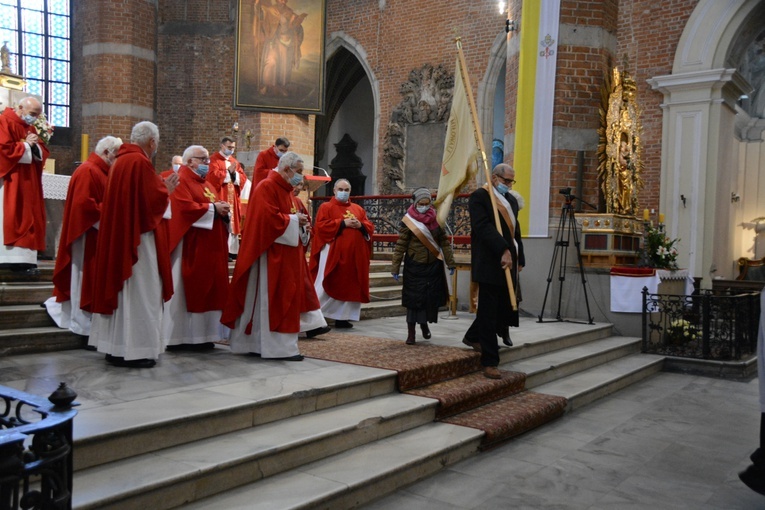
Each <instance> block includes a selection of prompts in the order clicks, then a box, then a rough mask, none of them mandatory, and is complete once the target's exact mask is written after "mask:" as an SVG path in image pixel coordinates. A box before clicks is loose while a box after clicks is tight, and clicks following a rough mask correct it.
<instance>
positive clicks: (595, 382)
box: [534, 354, 664, 411]
mask: <svg viewBox="0 0 765 510" xmlns="http://www.w3.org/2000/svg"><path fill="white" fill-rule="evenodd" d="M663 364H664V356H656V355H653V354H632V355H629V356H625V357H623V358H619V359H616V360H613V361H609V362H607V363H603V364H601V365H598V366H596V367H593V368H590V369H587V370H584V371H582V372H579V373H576V374H573V375H569V376H567V377H563V378H561V379H558V380H555V381H552V382H549V383H546V384H542V385H540V386H537V387H535V388H534V391H535V392H539V393H545V394H548V395H556V396H560V397H564V398H566V399H567V400H568V405H567V407H566V411H572V410H574V409H577V408H579V407H582V406H584V405H587V404H589V403H590V402H594V401H595V400H597V399H599V398H603V397H605V396H606V395H610V394H611V393H614V392H616V391H619V390H621V389H623V388H626V387H627V386H629V385H631V384H634V383H636V382H638V381H641V380H643V379H645V378H647V377H649V376H651V375H653V374H655V373H657V372H659V371H661V369H662V366H663Z"/></svg>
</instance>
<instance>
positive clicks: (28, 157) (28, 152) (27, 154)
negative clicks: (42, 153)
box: [19, 142, 32, 165]
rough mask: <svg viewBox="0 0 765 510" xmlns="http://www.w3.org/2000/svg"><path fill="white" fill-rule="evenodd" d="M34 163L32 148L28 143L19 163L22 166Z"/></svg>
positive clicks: (25, 144)
mask: <svg viewBox="0 0 765 510" xmlns="http://www.w3.org/2000/svg"><path fill="white" fill-rule="evenodd" d="M31 162H32V146H31V145H29V144H28V143H27V142H24V155H23V156H21V159H20V160H19V163H21V164H22V165H28V164H30V163H31Z"/></svg>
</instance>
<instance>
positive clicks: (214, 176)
mask: <svg viewBox="0 0 765 510" xmlns="http://www.w3.org/2000/svg"><path fill="white" fill-rule="evenodd" d="M228 161H229V162H230V163H231V166H230V167H229V169H234V170H235V171H236V173H237V174H239V185H238V186H237V185H235V184H234V183H233V182H229V183H226V184H224V183H223V181H224V179H225V178H226V174H227V173H228V170H226V158H224V157H223V156H221V153H220V152H216V153H215V154H213V155H212V156H210V170H209V171H208V172H207V182H209V183H210V184H212V186H213V187H214V188H215V192H216V193H218V195H219V196H220V199H221V200H225V201H226V202H228V203H229V205H230V206H231V233H232V234H234V235H239V234H241V233H242V229H241V224H242V211H241V207H242V206H241V201H240V199H239V195H241V193H242V187H244V183H245V182H247V176H246V175H245V174H244V172H242V169H241V168H240V166H239V162H238V161H237V160H236V159H234V156H231V157H229V158H228Z"/></svg>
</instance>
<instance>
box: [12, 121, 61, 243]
mask: <svg viewBox="0 0 765 510" xmlns="http://www.w3.org/2000/svg"><path fill="white" fill-rule="evenodd" d="M29 133H35V134H37V130H36V129H35V128H34V126H30V125H28V124H27V123H26V122H24V121H23V120H21V118H20V117H19V116H18V115H16V112H15V111H14V110H13V108H6V109H5V111H4V112H3V114H2V115H0V178H2V179H3V181H4V184H3V200H4V201H5V202H4V205H3V236H4V237H3V239H4V243H5V244H6V245H8V246H16V247H19V248H29V249H30V250H37V251H43V250H45V202H44V201H43V190H42V169H43V166H45V160H46V159H48V154H49V152H48V148H47V147H46V146H45V144H44V143H42V140H41V141H40V142H39V143H38V144H37V146H38V147H40V152H41V153H42V154H41V155H42V161H35V160H34V159H33V160H32V163H29V164H22V163H19V160H20V159H21V157H22V156H23V155H24V151H25V150H26V147H27V145H26V144H25V143H24V140H26V138H27V134H29Z"/></svg>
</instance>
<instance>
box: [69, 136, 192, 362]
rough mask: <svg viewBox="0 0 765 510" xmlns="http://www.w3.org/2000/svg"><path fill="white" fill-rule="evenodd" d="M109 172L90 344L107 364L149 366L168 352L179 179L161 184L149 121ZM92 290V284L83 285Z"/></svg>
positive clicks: (172, 177) (102, 213)
mask: <svg viewBox="0 0 765 510" xmlns="http://www.w3.org/2000/svg"><path fill="white" fill-rule="evenodd" d="M130 142H131V143H126V144H123V145H122V147H120V150H119V152H118V153H117V161H116V162H115V163H114V165H113V166H112V168H111V170H110V172H109V178H108V180H107V182H106V193H105V195H104V202H103V205H102V207H101V228H100V231H99V234H98V245H97V246H96V263H95V278H94V281H93V287H92V288H93V305H92V312H93V323H92V325H91V328H90V336H91V341H92V342H93V343H94V345H96V346H97V348H98V351H99V352H103V353H106V361H107V362H109V363H111V364H113V365H117V366H128V367H136V368H150V367H153V366H154V365H155V364H156V360H157V358H158V357H159V354H160V353H161V352H162V351H164V350H165V346H164V344H163V343H162V339H161V325H162V307H163V304H164V301H167V300H168V299H170V297H171V296H172V294H173V281H172V277H171V275H170V251H169V249H168V232H167V222H166V221H163V220H164V219H165V218H169V217H170V204H169V195H170V194H171V193H172V192H173V190H175V187H176V186H177V184H178V176H177V175H171V176H170V177H168V178H167V179H164V181H163V179H162V178H161V177H160V176H159V175H157V173H156V171H155V169H154V166H153V165H152V164H151V160H150V159H149V158H151V157H154V155H155V154H156V152H157V146H158V145H159V130H158V129H157V126H156V125H154V124H152V123H151V122H148V121H144V122H139V123H138V124H136V125H135V126H134V127H133V131H132V133H131V134H130ZM83 284H84V285H86V286H87V285H88V282H87V281H85V282H83Z"/></svg>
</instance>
